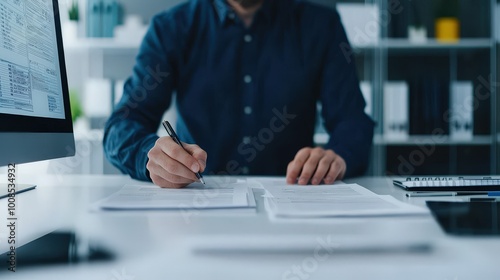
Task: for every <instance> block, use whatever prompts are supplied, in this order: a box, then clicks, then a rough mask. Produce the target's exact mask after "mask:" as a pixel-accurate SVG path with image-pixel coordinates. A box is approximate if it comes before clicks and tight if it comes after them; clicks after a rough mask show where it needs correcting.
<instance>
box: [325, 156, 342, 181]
mask: <svg viewBox="0 0 500 280" xmlns="http://www.w3.org/2000/svg"><path fill="white" fill-rule="evenodd" d="M342 168H343V167H342V162H341V159H339V157H338V156H336V157H335V160H334V161H333V162H332V164H331V165H330V170H328V174H327V175H326V177H325V180H324V181H325V184H333V183H334V182H335V180H337V178H339V175H340V173H341V172H342Z"/></svg>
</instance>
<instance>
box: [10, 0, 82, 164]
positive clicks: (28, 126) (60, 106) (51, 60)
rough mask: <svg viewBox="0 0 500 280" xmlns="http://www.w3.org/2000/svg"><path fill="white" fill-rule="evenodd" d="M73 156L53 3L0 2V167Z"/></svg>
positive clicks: (51, 0) (36, 0)
mask: <svg viewBox="0 0 500 280" xmlns="http://www.w3.org/2000/svg"><path fill="white" fill-rule="evenodd" d="M71 155H74V138H73V127H72V120H71V112H70V109H69V93H68V84H67V77H66V68H65V62H64V52H63V44H62V38H61V28H60V19H59V12H58V1H57V0H29V1H28V0H2V1H1V2H0V166H2V165H6V164H8V163H24V162H31V161H37V160H44V159H50V158H57V157H64V156H71Z"/></svg>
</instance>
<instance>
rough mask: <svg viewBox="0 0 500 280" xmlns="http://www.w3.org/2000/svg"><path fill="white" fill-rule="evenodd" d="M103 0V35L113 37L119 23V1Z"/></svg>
mask: <svg viewBox="0 0 500 280" xmlns="http://www.w3.org/2000/svg"><path fill="white" fill-rule="evenodd" d="M102 1H103V10H102V37H106V38H111V37H113V36H114V30H115V27H116V25H117V23H118V3H117V2H116V0H102Z"/></svg>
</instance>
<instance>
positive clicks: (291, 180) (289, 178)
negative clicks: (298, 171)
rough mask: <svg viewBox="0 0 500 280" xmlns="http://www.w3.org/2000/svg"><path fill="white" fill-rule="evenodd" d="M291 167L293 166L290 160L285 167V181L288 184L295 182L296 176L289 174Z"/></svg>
mask: <svg viewBox="0 0 500 280" xmlns="http://www.w3.org/2000/svg"><path fill="white" fill-rule="evenodd" d="M292 167H293V161H290V162H289V163H288V166H287V167H286V183H287V184H289V185H294V184H295V183H297V176H295V177H293V176H292V175H291V172H292V171H291V170H292Z"/></svg>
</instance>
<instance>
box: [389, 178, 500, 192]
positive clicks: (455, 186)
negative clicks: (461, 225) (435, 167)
mask: <svg viewBox="0 0 500 280" xmlns="http://www.w3.org/2000/svg"><path fill="white" fill-rule="evenodd" d="M393 183H394V185H396V186H399V187H401V188H403V189H405V190H407V191H454V192H483V191H484V192H489V191H500V177H408V178H406V179H403V180H393Z"/></svg>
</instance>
